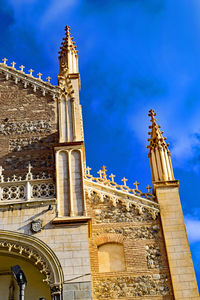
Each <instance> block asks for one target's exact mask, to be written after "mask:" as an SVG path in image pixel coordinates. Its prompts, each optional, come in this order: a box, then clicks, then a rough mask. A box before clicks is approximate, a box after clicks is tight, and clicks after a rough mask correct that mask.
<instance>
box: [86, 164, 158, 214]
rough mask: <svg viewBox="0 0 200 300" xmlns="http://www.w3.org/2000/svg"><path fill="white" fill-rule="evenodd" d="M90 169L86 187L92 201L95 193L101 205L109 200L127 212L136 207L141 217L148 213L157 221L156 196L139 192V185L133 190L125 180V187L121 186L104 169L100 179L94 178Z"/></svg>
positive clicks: (87, 173)
mask: <svg viewBox="0 0 200 300" xmlns="http://www.w3.org/2000/svg"><path fill="white" fill-rule="evenodd" d="M90 170H91V169H90V168H89V167H88V168H86V173H85V179H84V187H85V191H86V193H87V196H88V198H89V200H90V199H92V197H93V196H94V193H95V194H96V195H98V198H99V199H100V202H101V203H104V202H106V201H107V200H108V199H109V201H111V203H112V205H113V206H114V207H116V206H117V205H118V203H120V204H122V205H123V206H124V207H125V209H126V210H127V211H131V210H132V209H133V207H134V209H136V210H137V211H138V214H139V215H141V214H143V213H146V212H147V211H148V212H149V213H150V215H151V216H152V219H156V218H157V216H158V214H159V204H158V203H157V202H155V198H154V195H152V194H150V193H142V192H141V191H140V190H138V183H135V184H136V185H137V188H136V189H131V188H129V187H128V186H127V185H126V181H125V178H124V179H123V181H124V185H119V184H117V183H116V182H114V177H113V176H114V175H113V174H111V175H110V177H111V180H109V179H107V175H106V169H105V167H103V168H102V170H100V171H99V172H98V174H100V176H99V177H93V176H92V175H91V174H90Z"/></svg>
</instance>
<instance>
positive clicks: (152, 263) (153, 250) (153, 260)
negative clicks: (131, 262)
mask: <svg viewBox="0 0 200 300" xmlns="http://www.w3.org/2000/svg"><path fill="white" fill-rule="evenodd" d="M146 258H147V265H148V268H149V269H155V268H159V269H160V268H162V263H161V252H160V248H159V246H158V245H150V246H146Z"/></svg>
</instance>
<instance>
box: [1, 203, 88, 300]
mask: <svg viewBox="0 0 200 300" xmlns="http://www.w3.org/2000/svg"><path fill="white" fill-rule="evenodd" d="M28 205H29V206H25V205H23V206H22V205H20V204H19V205H18V206H15V207H13V208H6V207H4V208H3V207H2V208H0V229H3V230H9V231H17V232H20V233H23V234H28V235H32V236H34V237H37V238H39V239H40V240H42V241H43V242H44V243H46V244H47V245H48V246H49V247H50V248H51V249H52V250H53V252H54V253H55V254H56V256H57V257H58V259H59V261H60V264H61V267H62V270H63V272H64V280H65V282H66V284H68V289H67V288H66V287H65V289H64V291H65V298H64V300H66V299H69V298H68V294H69V295H71V294H74V298H70V299H81V300H83V299H91V297H89V296H88V298H87V297H86V295H90V293H91V286H90V288H89V290H87V291H86V287H85V288H84V293H83V294H85V298H77V297H78V296H77V295H81V293H78V290H79V288H80V291H82V290H83V288H82V286H81V285H80V283H81V282H82V283H83V285H84V282H87V285H86V286H87V287H88V286H89V285H90V284H91V283H90V263H89V251H88V225H87V224H68V225H65V226H58V225H53V224H52V223H51V222H52V220H53V219H54V218H55V215H56V211H55V206H54V205H53V207H54V208H53V210H48V202H47V203H45V202H39V203H38V204H31V203H29V204H28ZM38 219H40V220H41V221H42V230H41V231H39V232H37V233H34V232H32V230H31V223H32V221H34V220H38ZM70 284H72V286H71V287H70V288H69V285H70ZM75 285H76V288H75V290H73V289H72V287H74V286H75ZM69 290H70V292H69V293H67V291H69ZM75 291H76V293H75ZM75 294H76V297H75Z"/></svg>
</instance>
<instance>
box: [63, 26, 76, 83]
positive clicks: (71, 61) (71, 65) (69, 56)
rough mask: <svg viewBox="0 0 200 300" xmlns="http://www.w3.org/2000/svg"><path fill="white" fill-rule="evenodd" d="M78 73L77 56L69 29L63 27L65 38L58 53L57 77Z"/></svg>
mask: <svg viewBox="0 0 200 300" xmlns="http://www.w3.org/2000/svg"><path fill="white" fill-rule="evenodd" d="M73 73H78V55H77V50H76V45H75V42H74V41H73V37H72V36H71V34H70V27H69V26H66V27H65V37H64V38H63V42H62V43H61V47H60V51H59V76H64V77H66V75H67V74H73ZM59 81H60V80H59Z"/></svg>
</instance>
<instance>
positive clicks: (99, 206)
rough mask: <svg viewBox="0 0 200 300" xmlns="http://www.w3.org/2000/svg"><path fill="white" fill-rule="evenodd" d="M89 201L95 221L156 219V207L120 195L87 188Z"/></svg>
mask: <svg viewBox="0 0 200 300" xmlns="http://www.w3.org/2000/svg"><path fill="white" fill-rule="evenodd" d="M88 197H90V198H89V199H90V200H89V201H90V203H91V206H92V208H93V211H94V212H95V221H96V223H110V222H132V221H133V219H134V220H137V221H148V220H152V219H156V218H157V216H158V209H154V207H151V206H147V205H143V204H142V203H137V202H135V201H131V200H129V199H123V198H122V197H117V196H114V195H113V196H112V195H110V196H109V194H107V195H105V194H103V193H101V192H100V191H95V192H94V191H92V190H89V193H88Z"/></svg>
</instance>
